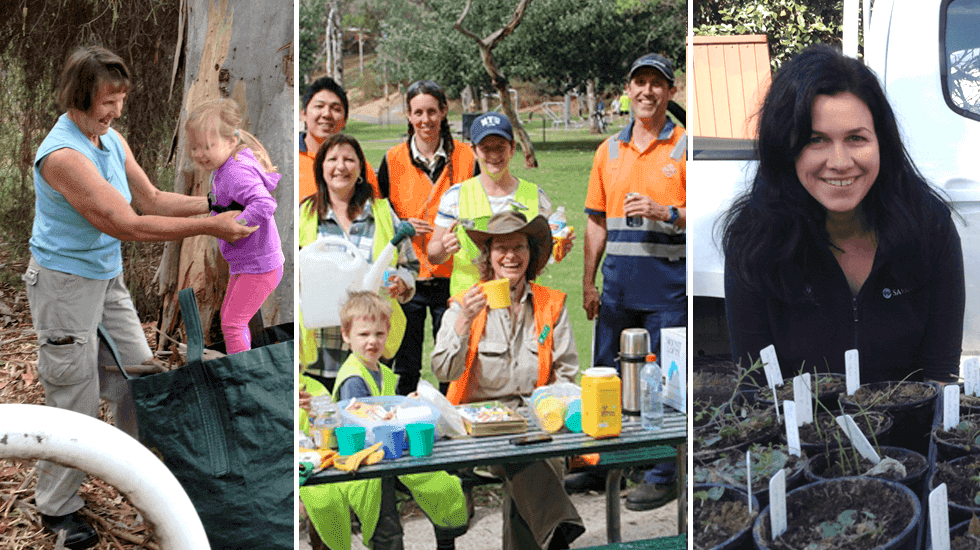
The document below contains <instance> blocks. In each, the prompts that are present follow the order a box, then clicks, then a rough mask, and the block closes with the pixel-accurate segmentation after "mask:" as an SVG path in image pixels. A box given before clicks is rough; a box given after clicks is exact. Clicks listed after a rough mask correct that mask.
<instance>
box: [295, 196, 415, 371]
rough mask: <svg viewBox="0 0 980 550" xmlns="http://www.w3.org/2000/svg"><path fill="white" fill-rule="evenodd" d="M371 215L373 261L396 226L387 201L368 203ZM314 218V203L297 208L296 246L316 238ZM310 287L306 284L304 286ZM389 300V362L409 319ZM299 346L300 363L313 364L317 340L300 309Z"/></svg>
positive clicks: (387, 351)
mask: <svg viewBox="0 0 980 550" xmlns="http://www.w3.org/2000/svg"><path fill="white" fill-rule="evenodd" d="M371 213H372V214H373V215H374V241H373V245H372V248H371V255H372V258H377V257H378V256H379V255H380V254H381V251H382V250H383V249H384V247H385V245H386V244H388V242H390V241H391V239H393V238H394V237H395V227H394V224H393V223H392V220H391V204H390V203H389V202H388V201H387V200H386V199H374V200H372V201H371ZM317 234H318V232H317V215H316V212H314V211H313V202H312V201H307V202H304V203H302V204H301V205H300V213H299V240H298V242H299V246H301V247H303V246H306V245H308V244H310V243H312V242H314V241H315V240H316V238H317ZM397 265H398V254H397V251H396V254H395V256H394V257H393V258H392V259H391V266H392V267H394V266H397ZM307 284H309V283H307ZM390 300H391V328H390V329H389V331H388V341H387V342H385V349H384V353H383V357H385V358H386V359H390V358H392V357H394V356H395V353H397V352H398V348H399V347H401V345H402V338H404V337H405V327H406V325H407V324H408V320H407V319H406V318H405V312H404V311H402V306H401V304H399V303H398V300H395V299H394V298H390ZM299 323H300V330H301V333H300V334H301V338H300V346H299V348H300V349H299V360H300V362H301V363H302V364H304V365H310V364H312V363H313V362H315V361H316V358H317V349H316V341H315V340H314V338H313V331H312V330H307V329H306V328H305V327H304V326H303V311H302V309H300V318H299Z"/></svg>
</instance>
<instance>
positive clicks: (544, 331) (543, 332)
mask: <svg viewBox="0 0 980 550" xmlns="http://www.w3.org/2000/svg"><path fill="white" fill-rule="evenodd" d="M549 332H551V327H550V326H548V325H545V326H544V328H543V329H541V334H540V335H539V336H538V343H539V344H543V343H544V341H545V340H546V339H547V338H548V333H549Z"/></svg>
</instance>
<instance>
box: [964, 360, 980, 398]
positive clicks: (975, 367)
mask: <svg viewBox="0 0 980 550" xmlns="http://www.w3.org/2000/svg"><path fill="white" fill-rule="evenodd" d="M963 390H964V393H965V394H966V395H973V396H976V395H980V358H977V357H969V358H967V360H966V361H963Z"/></svg>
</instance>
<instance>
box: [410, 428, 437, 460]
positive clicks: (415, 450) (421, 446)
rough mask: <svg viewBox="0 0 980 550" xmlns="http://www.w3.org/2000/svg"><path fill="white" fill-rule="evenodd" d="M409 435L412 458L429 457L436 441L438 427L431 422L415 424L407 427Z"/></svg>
mask: <svg viewBox="0 0 980 550" xmlns="http://www.w3.org/2000/svg"><path fill="white" fill-rule="evenodd" d="M405 433H407V434H408V453H409V454H410V455H412V456H429V455H431V454H432V445H434V444H435V441H436V427H435V425H434V424H432V423H431V422H414V423H412V424H408V425H406V426H405Z"/></svg>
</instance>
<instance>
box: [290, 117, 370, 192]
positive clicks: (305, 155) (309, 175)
mask: <svg viewBox="0 0 980 550" xmlns="http://www.w3.org/2000/svg"><path fill="white" fill-rule="evenodd" d="M296 157H297V158H296V172H297V173H298V174H299V189H298V190H297V193H296V196H297V197H296V198H297V201H296V202H297V203H300V202H303V199H305V198H306V197H309V196H310V195H312V194H314V193H316V177H315V176H314V175H313V161H314V160H315V157H316V153H310V152H309V151H307V150H306V142H305V141H304V140H303V134H300V136H299V154H298V155H296ZM364 163H365V165H364V176H365V177H366V178H367V182H368V183H369V184H370V185H371V188H372V189H374V198H376V199H379V198H381V194H380V193H379V192H378V177H377V176H376V175H375V174H374V169H373V168H371V163H370V162H368V161H367V159H365V160H364Z"/></svg>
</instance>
